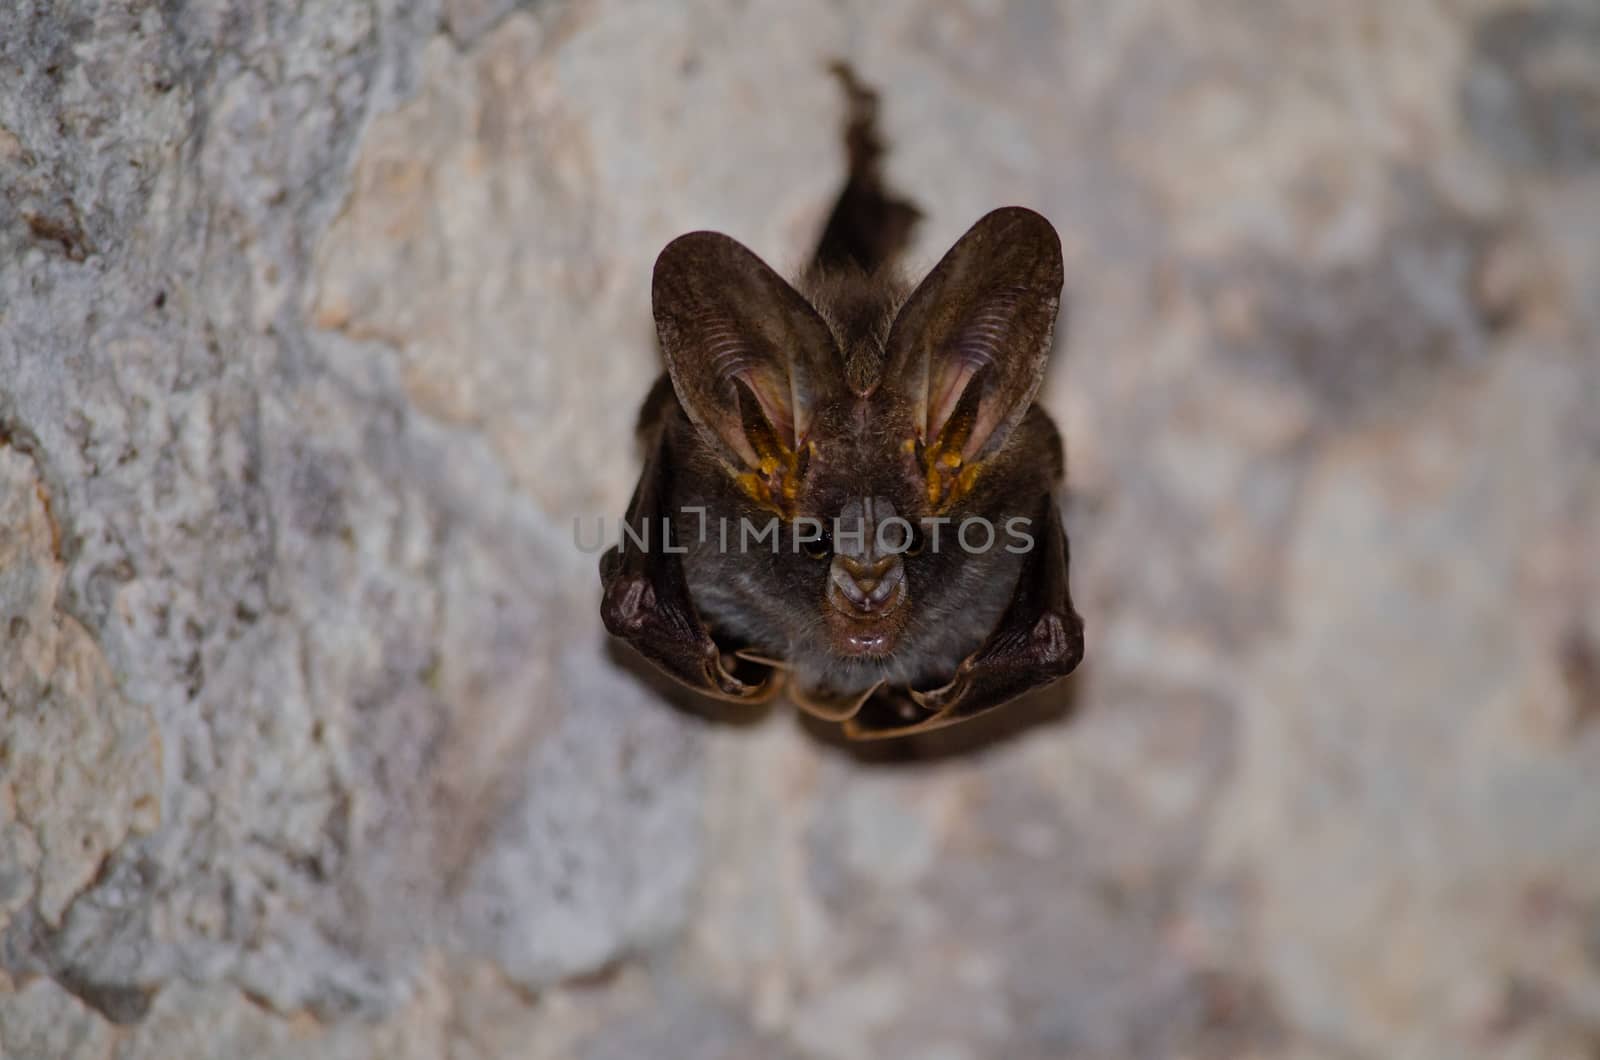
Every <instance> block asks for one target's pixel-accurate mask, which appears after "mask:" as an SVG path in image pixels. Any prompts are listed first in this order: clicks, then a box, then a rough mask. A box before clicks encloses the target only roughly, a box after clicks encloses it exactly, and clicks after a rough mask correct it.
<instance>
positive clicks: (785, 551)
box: [655, 209, 1061, 695]
mask: <svg viewBox="0 0 1600 1060" xmlns="http://www.w3.org/2000/svg"><path fill="white" fill-rule="evenodd" d="M805 287H806V292H805V294H801V293H800V292H799V291H797V290H796V289H794V288H793V287H790V286H789V285H788V284H787V283H785V282H784V281H783V280H782V279H781V278H779V277H778V276H777V275H776V274H775V273H773V272H772V270H770V269H769V268H768V267H767V266H766V265H765V264H763V263H762V262H761V261H760V260H759V259H758V258H756V257H755V255H753V254H751V253H750V252H749V251H748V250H745V249H744V248H743V247H742V246H740V245H739V244H737V243H735V242H734V241H732V240H730V239H728V238H727V237H725V236H720V235H716V234H714V233H693V234H691V235H688V236H684V237H682V238H681V239H679V240H676V241H674V242H673V243H672V244H671V245H670V246H669V247H668V248H667V249H666V250H665V251H664V252H663V253H662V255H661V258H660V260H659V262H658V264H657V267H656V279H655V309H656V318H657V323H658V325H659V328H660V333H661V338H662V347H663V350H664V352H665V354H666V357H667V362H668V367H669V371H670V375H671V379H672V385H673V389H674V392H675V396H676V398H677V403H678V404H679V406H680V408H681V410H682V411H681V414H680V415H676V416H674V417H672V419H671V421H669V423H668V426H667V432H668V434H667V438H668V445H669V446H670V448H671V449H672V450H673V453H674V465H675V467H676V468H677V469H678V473H677V475H676V477H675V479H674V485H673V488H672V497H671V502H672V507H673V508H674V509H675V515H674V521H675V526H676V530H677V538H678V541H679V542H680V543H681V544H682V545H683V547H685V548H686V549H687V552H686V554H685V556H684V561H683V562H684V570H685V573H686V575H687V579H688V585H689V590H690V595H691V597H692V598H693V600H694V602H695V605H696V607H697V608H698V610H699V612H700V615H701V617H702V618H703V619H704V620H705V621H706V622H707V623H708V624H709V625H710V626H711V628H712V630H713V632H715V633H718V634H720V635H722V637H723V638H724V639H726V640H728V641H730V642H733V643H737V644H740V645H743V646H746V647H748V648H749V649H752V650H753V651H754V652H755V653H757V654H759V655H763V656H766V657H772V658H777V659H782V660H785V661H786V663H787V664H788V665H789V666H790V667H791V668H792V669H793V671H794V673H795V677H796V680H797V683H798V684H799V685H800V686H801V687H802V688H804V689H809V690H811V691H812V693H813V694H822V695H849V694H852V693H856V692H859V691H861V690H864V689H867V688H870V687H871V686H873V685H874V684H876V683H878V682H880V681H885V682H888V683H890V684H897V685H911V686H917V685H925V684H927V683H928V682H930V681H938V680H941V679H948V677H949V675H950V674H951V673H952V672H953V671H954V669H955V667H956V665H957V664H958V663H959V662H960V661H961V660H962V659H963V658H964V657H965V656H967V655H968V654H970V653H971V652H973V651H974V650H975V649H977V648H978V647H979V645H981V644H982V642H983V641H984V639H985V637H986V636H987V635H988V634H989V633H990V632H991V631H992V630H993V629H994V628H995V625H996V623H997V621H998V620H999V618H1000V615H1001V613H1002V612H1003V611H1004V609H1005V607H1006V604H1007V602H1008V601H1009V600H1010V598H1011V596H1012V592H1013V589H1014V588H1015V584H1016V581H1017V578H1018V573H1019V571H1020V569H1021V567H1022V564H1023V558H1024V556H1025V554H1026V552H1027V551H1028V550H1029V548H1031V546H1032V543H1033V542H1034V541H1035V540H1036V539H1037V538H1038V537H1039V536H1040V535H1041V534H1042V532H1043V527H1042V524H1041V525H1038V526H1035V525H1034V521H1035V519H1036V517H1037V516H1038V514H1039V500H1040V498H1041V497H1047V496H1048V495H1049V493H1050V489H1051V485H1052V483H1053V481H1054V479H1055V478H1056V477H1057V476H1059V474H1060V456H1059V443H1058V442H1057V440H1056V438H1055V435H1054V429H1053V428H1052V427H1051V426H1050V424H1049V421H1048V420H1047V419H1046V418H1045V417H1043V416H1042V414H1036V415H1034V416H1028V415H1027V414H1028V412H1029V409H1030V406H1031V403H1032V398H1033V394H1034V391H1035V389H1036V388H1037V386H1038V382H1039V379H1040V377H1041V376H1042V372H1043V368H1044V362H1045V357H1046V355H1047V353H1048V350H1049V343H1050V334H1051V328H1052V326H1053V324H1054V320H1055V315H1056V308H1057V301H1058V298H1059V292H1060V287H1061V259H1060V250H1059V243H1058V241H1057V240H1056V237H1055V233H1054V232H1053V231H1052V230H1051V229H1050V227H1049V225H1048V224H1047V223H1046V222H1044V220H1043V219H1042V218H1040V217H1038V215H1036V214H1033V213H1031V212H1029V211H1025V210H1020V209H1012V210H1005V211H997V212H996V213H994V214H991V215H990V216H989V217H988V218H985V220H984V221H982V222H980V223H979V224H978V225H976V226H974V228H973V229H972V231H970V232H969V233H968V234H967V235H966V236H965V237H963V239H962V240H961V241H960V242H959V243H958V244H957V245H956V247H955V248H953V249H952V250H951V252H950V253H949V254H948V255H947V256H946V257H945V259H944V260H943V261H942V262H941V263H940V264H939V266H938V267H936V268H935V269H934V271H933V273H931V274H930V275H929V277H928V278H927V279H926V280H925V281H924V282H923V283H922V284H921V285H920V286H918V287H917V288H916V290H915V291H913V292H911V293H910V294H909V295H907V294H906V293H905V290H904V288H903V287H901V286H899V285H897V284H895V283H894V282H892V281H889V280H886V279H885V278H882V277H873V276H869V275H866V274H864V273H860V272H856V273H849V272H845V273H842V274H841V273H837V272H836V273H831V274H828V275H826V276H824V277H821V278H813V280H812V282H810V283H808V284H806V285H805ZM702 511H703V512H704V515H703V516H702V514H701V512H702ZM769 524H775V527H776V529H775V531H773V532H772V533H771V535H770V536H765V535H764V536H760V537H757V536H756V535H757V534H758V533H760V531H761V530H762V529H763V528H766V527H767V526H768V525H769Z"/></svg>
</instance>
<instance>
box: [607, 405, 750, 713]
mask: <svg viewBox="0 0 1600 1060" xmlns="http://www.w3.org/2000/svg"><path fill="white" fill-rule="evenodd" d="M655 433H656V437H655V440H654V442H653V444H652V446H651V451H650V455H649V457H648V458H647V459H646V460H645V465H644V471H643V473H642V474H641V475H640V476H639V485H638V486H637V487H636V488H635V489H634V491H633V499H632V500H631V501H630V502H629V503H628V512H627V515H626V516H624V518H625V519H626V520H627V522H628V524H629V525H630V526H632V527H633V528H634V530H635V531H636V532H638V533H639V535H640V537H641V539H642V540H643V541H644V542H646V544H648V543H650V542H652V541H654V542H656V543H657V545H658V547H655V548H648V547H643V548H642V547H640V545H639V542H638V541H635V540H633V539H632V538H630V537H629V535H627V534H623V535H622V540H621V541H620V542H619V543H618V544H616V545H615V546H613V547H612V548H610V549H608V550H607V551H606V553H605V555H604V556H602V557H601V558H600V585H601V591H602V594H603V595H602V598H601V604H600V616H601V618H602V620H603V621H604V622H605V626H606V629H607V630H609V631H610V632H611V634H612V635H613V636H616V637H620V638H621V639H623V640H625V641H627V642H628V643H629V644H631V645H633V647H634V648H635V649H636V650H637V651H638V652H639V654H641V655H643V656H644V657H645V658H646V659H649V660H650V661H651V662H652V663H654V664H655V665H656V666H657V667H659V668H660V669H661V670H662V671H664V672H665V673H666V674H668V675H669V676H671V677H673V678H675V679H677V680H678V681H680V682H682V683H683V684H685V685H687V686H688V687H689V688H691V689H693V690H694V691H696V692H700V693H702V694H704V695H708V696H715V697H716V698H718V699H725V700H732V701H735V702H744V703H761V702H765V701H766V700H768V699H771V698H772V696H773V695H775V694H776V693H777V691H778V684H779V680H778V673H777V671H774V670H771V669H768V670H766V673H765V676H764V677H763V678H762V679H761V680H760V681H759V682H756V683H751V682H748V681H745V680H743V679H741V678H740V677H738V676H736V675H735V674H734V673H733V672H731V671H730V669H729V666H730V665H733V664H731V663H730V664H724V662H723V652H722V649H721V648H720V647H719V646H718V645H717V643H716V641H714V640H712V639H711V634H710V633H709V632H708V631H707V630H706V627H705V625H704V623H702V622H701V621H700V616H699V615H698V614H697V613H696V612H695V608H694V604H693V602H692V601H691V600H690V599H689V585H688V581H687V579H686V578H685V576H684V572H683V561H682V557H681V556H680V555H679V554H677V553H675V552H669V551H667V549H666V548H664V547H659V546H661V545H665V544H666V542H665V541H664V540H661V539H660V538H661V535H663V534H664V533H665V530H664V527H665V525H666V523H665V522H664V521H663V520H665V519H666V518H667V504H666V498H667V497H669V496H670V495H671V486H672V473H673V468H672V460H671V455H670V452H669V449H668V447H667V445H666V443H665V439H664V432H661V431H659V430H658V431H656V432H655ZM742 661H745V662H747V663H751V662H753V660H742ZM757 668H758V669H759V668H760V667H759V665H757Z"/></svg>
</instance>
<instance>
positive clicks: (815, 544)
mask: <svg viewBox="0 0 1600 1060" xmlns="http://www.w3.org/2000/svg"><path fill="white" fill-rule="evenodd" d="M800 549H801V551H803V552H804V553H805V554H806V555H808V556H810V557H811V558H812V559H827V558H828V557H829V556H831V555H833V535H832V534H830V533H828V531H826V530H824V531H822V536H821V537H816V538H808V539H806V540H804V541H802V542H800Z"/></svg>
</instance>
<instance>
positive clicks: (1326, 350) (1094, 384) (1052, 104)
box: [0, 0, 1600, 1060]
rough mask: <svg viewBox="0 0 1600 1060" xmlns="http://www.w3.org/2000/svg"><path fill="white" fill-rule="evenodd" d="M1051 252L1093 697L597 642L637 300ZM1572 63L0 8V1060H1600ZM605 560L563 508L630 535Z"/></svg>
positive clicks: (1235, 27) (271, 10)
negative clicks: (889, 685)
mask: <svg viewBox="0 0 1600 1060" xmlns="http://www.w3.org/2000/svg"><path fill="white" fill-rule="evenodd" d="M835 57H844V58H847V59H848V60H849V61H850V62H851V63H852V64H854V66H855V67H856V68H857V70H859V71H860V73H861V74H862V75H863V77H865V78H866V79H867V80H868V81H870V82H872V83H874V84H876V85H877V86H878V87H879V88H880V89H881V91H882V94H883V111H882V117H883V122H884V128H885V133H886V135H887V137H888V139H889V140H890V141H891V151H890V155H889V159H888V170H889V173H890V175H891V178H892V181H893V183H894V185H895V186H896V187H897V188H899V189H901V190H903V191H904V192H905V193H907V194H908V195H909V196H911V197H912V198H914V199H915V200H916V201H917V202H918V203H919V204H920V205H921V207H922V208H923V210H924V212H925V213H926V215H927V217H926V220H925V222H924V223H923V225H922V227H921V228H920V230H919V237H918V241H917V244H916V250H915V253H914V254H913V256H912V261H911V262H910V263H909V265H910V268H911V270H912V271H913V272H916V273H917V274H919V275H920V271H921V270H922V269H924V268H926V267H927V266H928V265H931V263H932V262H933V261H935V260H936V259H937V257H938V255H939V254H941V253H942V252H943V251H944V249H945V248H946V247H947V246H948V245H949V244H950V243H951V241H953V240H954V239H955V237H956V236H957V235H959V234H960V233H961V232H962V231H963V230H964V229H965V228H966V227H967V226H968V225H969V224H971V223H972V222H973V221H974V220H975V219H976V218H977V217H979V216H980V215H981V214H982V213H984V212H986V211H987V210H989V209H990V208H992V207H995V206H998V205H1002V204H1009V203H1019V204H1025V205H1028V206H1032V207H1034V208H1036V209H1038V210H1040V211H1041V212H1043V213H1044V214H1046V215H1047V216H1048V217H1049V218H1050V219H1051V220H1052V221H1053V222H1054V224H1055V226H1056V227H1057V228H1058V229H1059V231H1060V232H1061V235H1062V238H1063V242H1064V244H1065V250H1066V259H1067V277H1068V278H1067V311H1066V316H1065V323H1064V324H1063V326H1062V327H1061V328H1060V329H1059V331H1058V335H1059V343H1058V349H1057V353H1056V358H1055V361H1054V364H1053V368H1052V370H1051V374H1050V376H1049V378H1048V380H1047V383H1046V386H1045V389H1044V390H1043V391H1042V393H1041V399H1042V400H1043V402H1044V403H1045V405H1046V406H1047V407H1048V409H1049V410H1050V411H1051V413H1052V414H1053V415H1054V416H1055V417H1056V419H1057V421H1058V422H1059V423H1060V424H1061V425H1062V427H1063V429H1064V432H1065V435H1066V438H1067V442H1068V459H1069V465H1070V488H1069V496H1068V498H1067V511H1068V519H1069V529H1070V532H1071V535H1072V542H1073V552H1074V561H1075V562H1074V569H1073V576H1074V596H1075V598H1076V600H1077V603H1078V606H1079V610H1080V611H1081V612H1082V613H1083V615H1084V618H1085V621H1086V624H1087V634H1088V654H1087V659H1086V662H1085V663H1084V665H1083V667H1082V668H1081V669H1080V670H1079V671H1078V673H1077V674H1075V675H1074V676H1073V677H1072V678H1071V679H1069V681H1067V682H1065V683H1064V684H1062V685H1060V686H1058V687H1057V688H1055V689H1053V690H1052V691H1051V692H1050V693H1049V694H1048V695H1046V696H1043V697H1036V698H1035V699H1034V700H1031V701H1029V702H1026V703H1023V704H1020V705H1018V706H1017V707H1016V708H1015V709H1014V710H1012V711H1009V712H1007V713H1006V714H1005V715H1004V716H1003V717H1001V718H998V719H993V720H989V721H985V722H983V723H981V724H979V725H977V726H975V727H974V728H972V729H971V730H967V729H959V730H954V731H952V732H951V733H948V734H943V735H941V736H938V737H936V738H929V739H925V740H919V741H907V742H902V743H896V744H889V745H877V746H873V747H872V748H870V749H868V750H861V749H856V748H850V747H845V746H841V745H840V744H839V742H838V741H837V739H835V738H834V737H833V736H832V735H831V734H829V733H827V732H826V731H821V730H817V729H815V728H812V727H808V726H806V725H803V724H801V723H800V722H799V721H798V720H797V719H796V718H795V717H794V716H793V714H792V713H791V712H790V711H789V710H788V709H787V708H784V707H781V706H780V707H779V708H777V709H775V710H771V711H769V712H767V713H766V714H763V715H760V716H756V717H751V718H746V719H730V718H726V717H721V716H719V717H706V716H704V714H703V713H702V712H696V711H693V710H685V709H682V708H681V707H680V706H677V705H674V704H673V703H672V702H670V701H669V698H668V697H664V696H663V695H662V694H661V693H660V692H659V691H658V690H657V689H656V688H655V687H654V686H653V685H652V683H651V682H649V681H648V680H644V679H641V677H640V676H639V675H638V674H637V673H636V672H635V670H634V668H633V667H632V666H630V665H629V661H628V660H627V658H626V656H625V655H624V654H622V653H619V652H617V651H616V650H614V649H613V648H612V647H611V646H610V645H608V643H607V641H606V638H605V636H604V633H603V631H602V629H601V626H600V623H599V620H598V607H597V605H598V578H597V575H596V572H595V557H594V556H592V555H586V554H584V553H582V552H580V551H579V550H578V549H577V548H576V547H575V546H574V544H573V528H572V524H573V520H574V519H575V518H578V517H582V518H584V519H586V520H592V519H593V518H594V517H596V516H600V515H603V516H605V517H606V518H607V519H614V518H615V517H616V516H617V515H620V513H621V512H622V510H623V508H624V506H625V504H626V501H627V498H628V495H629V492H630V491H631V489H632V487H633V483H634V480H635V477H636V475H637V473H638V468H639V459H640V454H639V453H638V451H637V450H636V448H635V446H634V442H633V439H632V425H633V420H634V417H635V414H636V411H637V408H638V404H639V402H640V400H641V399H642V397H643V396H644V394H645V392H646V390H647V389H648V387H649V385H650V383H651V381H652V379H653V378H654V376H655V374H656V372H657V371H658V370H659V364H660V362H659V359H658V354H657V352H656V349H655V343H654V334H653V327H652V323H651V317H650V307H649V277H650V267H651V263H652V261H653V259H654V257H655V254H656V253H657V252H658V251H659V250H660V248H661V247H662V246H663V245H664V244H665V243H666V242H667V241H668V240H669V239H670V238H672V237H673V236H675V235H678V234H679V233H682V232H684V231H688V230H690V229H694V228H701V227H710V228H716V229H720V230H722V231H725V232H728V233H729V234H731V235H733V236H735V237H736V238H738V239H740V240H742V241H743V242H745V243H747V244H748V245H749V246H750V247H752V248H753V249H755V250H756V251H757V252H758V253H759V254H761V255H762V256H763V257H765V258H766V259H767V260H769V261H771V262H773V263H774V264H775V265H779V266H782V267H792V266H795V265H798V264H800V263H801V262H802V261H803V260H804V258H805V255H806V253H807V251H808V250H809V248H810V246H811V244H812V241H813V240H814V238H815V235H816V233H817V231H818V229H819V227H820V225H821V223H822V221H823V219H824V218H825V216H826V212H827V210H828V208H829V206H830V205H831V201H832V196H833V195H834V193H835V192H836V190H837V187H838V184H839V182H840V180H841V179H842V176H843V158H842V145H841V142H840V137H839V125H840V122H841V120H842V117H843V110H844V108H843V101H842V99H841V98H840V94H839V92H838V87H837V85H836V84H835V83H834V82H833V80H832V79H831V78H830V77H828V76H827V74H826V71H825V66H826V63H827V62H828V61H829V60H830V59H833V58H835ZM1597 399H1600V8H1597V7H1596V6H1595V5H1594V4H1593V3H1592V2H1583V0H1573V2H1570V3H1562V2H1557V0H1551V2H1544V3H1531V2H1518V0H1508V2H1501V0H1354V2H1346V3H1339V4H1329V3H1322V2H1313V0H1293V2H1282V3H1260V2H1252V0H1221V2H1217V0H1208V2H1202V0H1118V2H1116V3H1112V2H1107V0H1063V2H1060V3H1045V2H1018V3H1002V2H998V0H960V2H948V3H927V2H922V3H916V2H910V0H884V2H875V3H865V2H863V3H843V2H839V3H822V2H814V3H803V4H801V3H792V2H781V0H747V2H731V0H727V2H712V0H702V2H674V3H645V2H633V3H624V2H621V0H542V2H541V0H524V2H520V3H516V2H513V0H440V2H434V3H427V2H424V3H417V4H401V3H397V2H391V0H370V2H359V3H352V2H339V0H304V2H298V3H289V2H287V0H270V2H265V3H258V2H254V0H215V2H211V3H200V2H195V3H188V2H184V0H168V2H159V3H158V2H148V3H146V2H142V0H81V2H71V0H60V2H55V3H50V2H38V3H25V4H22V5H14V6H12V7H9V8H7V10H6V11H5V12H3V13H0V693H3V694H0V710H3V711H4V724H3V728H0V969H3V971H0V1054H3V1055H4V1056H6V1057H19V1058H30V1060H31V1058H52V1060H53V1058H60V1057H95V1058H101V1057H111V1058H115V1060H145V1058H157V1057H159V1058H182V1057H283V1058H289V1057H294V1058H302V1057H310V1058H334V1057H339V1058H365V1057H383V1058H418V1060H420V1058H433V1057H449V1058H451V1060H488V1058H499V1057H532V1058H569V1057H570V1058H580V1060H635V1058H650V1060H654V1058H668V1060H679V1058H682V1060H700V1058H706V1060H769V1058H770V1060H852V1058H897V1057H907V1058H917V1060H989V1058H1002V1060H1046V1058H1083V1060H1120V1058H1140V1060H1142V1058H1196V1060H1209V1058H1234V1057H1238V1058H1246V1057H1248V1058H1260V1060H1277V1058H1283V1060H1289V1058H1293V1060H1312V1058H1317V1060H1324V1058H1326V1060H1366V1058H1375V1060H1387V1058H1412V1057H1415V1058H1433V1057H1438V1058H1449V1060H1465V1058H1477V1057H1485V1058H1490V1057H1492V1058H1501V1057H1507V1058H1528V1060H1533V1058H1549V1060H1594V1058H1596V1057H1597V1056H1600V413H1597V411H1596V405H1597ZM591 525H592V524H591Z"/></svg>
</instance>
